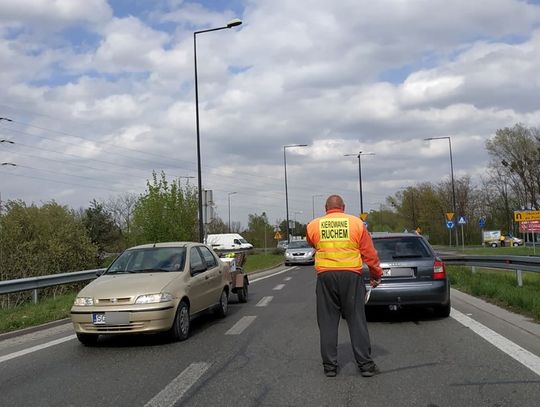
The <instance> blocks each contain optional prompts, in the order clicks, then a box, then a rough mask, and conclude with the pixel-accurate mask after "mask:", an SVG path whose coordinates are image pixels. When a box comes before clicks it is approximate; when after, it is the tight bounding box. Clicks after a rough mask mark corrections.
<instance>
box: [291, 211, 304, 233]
mask: <svg viewBox="0 0 540 407" xmlns="http://www.w3.org/2000/svg"><path fill="white" fill-rule="evenodd" d="M302 213H303V212H302V211H296V212H294V228H293V233H294V236H296V215H297V214H298V215H299V214H302Z"/></svg>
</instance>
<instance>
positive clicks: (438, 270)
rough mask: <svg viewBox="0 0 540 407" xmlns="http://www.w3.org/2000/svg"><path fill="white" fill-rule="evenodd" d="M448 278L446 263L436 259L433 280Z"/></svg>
mask: <svg viewBox="0 0 540 407" xmlns="http://www.w3.org/2000/svg"><path fill="white" fill-rule="evenodd" d="M445 278H446V270H445V269H444V263H443V262H442V261H440V260H435V263H434V264H433V280H444V279H445Z"/></svg>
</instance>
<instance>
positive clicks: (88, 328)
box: [81, 321, 145, 332]
mask: <svg viewBox="0 0 540 407" xmlns="http://www.w3.org/2000/svg"><path fill="white" fill-rule="evenodd" d="M144 325H145V322H144V321H143V322H130V323H129V325H94V324H91V323H90V324H81V327H82V328H83V329H84V331H85V332H129V331H133V330H137V329H141V328H144Z"/></svg>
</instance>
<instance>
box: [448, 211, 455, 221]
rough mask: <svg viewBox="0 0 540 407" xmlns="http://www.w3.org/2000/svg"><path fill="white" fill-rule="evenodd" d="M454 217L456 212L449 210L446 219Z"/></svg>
mask: <svg viewBox="0 0 540 407" xmlns="http://www.w3.org/2000/svg"><path fill="white" fill-rule="evenodd" d="M452 219H454V212H447V213H446V220H452Z"/></svg>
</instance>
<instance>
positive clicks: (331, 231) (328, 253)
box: [307, 209, 364, 273]
mask: <svg viewBox="0 0 540 407" xmlns="http://www.w3.org/2000/svg"><path fill="white" fill-rule="evenodd" d="M363 232H364V224H363V222H362V221H361V220H360V219H359V218H357V217H355V216H352V215H348V214H346V213H343V212H342V211H341V210H339V209H331V210H329V211H327V213H326V216H323V217H321V218H317V219H314V220H312V221H311V222H310V223H309V224H308V226H307V240H308V241H309V242H310V244H312V245H313V246H314V247H315V249H316V250H317V253H316V254H315V270H317V273H320V272H324V271H333V270H349V271H354V272H357V273H362V256H361V253H360V249H359V247H360V238H361V236H362V233H363Z"/></svg>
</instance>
